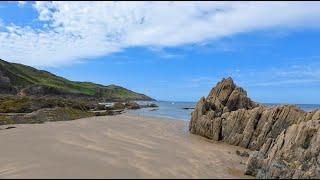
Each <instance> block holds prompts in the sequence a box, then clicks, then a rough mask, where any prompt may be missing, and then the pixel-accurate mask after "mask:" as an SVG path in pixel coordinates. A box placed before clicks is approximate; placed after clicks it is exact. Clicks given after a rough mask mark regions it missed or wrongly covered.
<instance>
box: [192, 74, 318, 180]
mask: <svg viewBox="0 0 320 180" xmlns="http://www.w3.org/2000/svg"><path fill="white" fill-rule="evenodd" d="M319 128H320V110H316V111H312V112H308V113H307V112H305V111H303V110H301V109H299V108H298V107H296V106H293V105H278V106H274V107H266V106H263V105H261V104H258V103H255V102H253V101H251V100H250V98H248V97H247V93H246V91H245V90H243V89H242V88H241V87H237V86H236V85H235V84H234V82H233V80H232V79H231V78H227V79H223V80H222V81H221V82H219V83H218V84H217V85H216V87H214V88H213V89H212V90H211V91H210V93H209V95H208V97H207V98H204V97H202V98H201V99H200V101H199V102H198V103H197V105H196V107H195V110H194V111H193V113H192V117H191V121H190V124H189V131H190V132H191V133H193V134H198V135H201V136H204V137H206V138H209V139H212V140H216V141H223V142H226V143H228V144H232V145H237V146H241V147H245V148H249V149H251V150H254V152H253V153H252V154H251V155H250V157H249V160H248V164H247V170H246V174H249V175H256V176H257V177H258V178H307V177H318V178H319V177H320V166H319V164H320V156H319V153H318V152H319V150H320V149H319V148H320V146H319V141H320V135H319V134H320V131H319Z"/></svg>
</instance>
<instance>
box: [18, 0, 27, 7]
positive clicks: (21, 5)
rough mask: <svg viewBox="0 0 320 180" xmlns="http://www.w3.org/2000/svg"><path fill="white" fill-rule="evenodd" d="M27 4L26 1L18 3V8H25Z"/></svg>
mask: <svg viewBox="0 0 320 180" xmlns="http://www.w3.org/2000/svg"><path fill="white" fill-rule="evenodd" d="M26 3H27V2H26V1H18V6H19V7H23V6H24V5H25V4H26Z"/></svg>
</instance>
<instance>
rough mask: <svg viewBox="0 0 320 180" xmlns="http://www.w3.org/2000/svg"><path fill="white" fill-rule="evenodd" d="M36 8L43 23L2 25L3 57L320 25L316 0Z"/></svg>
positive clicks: (43, 58)
mask: <svg viewBox="0 0 320 180" xmlns="http://www.w3.org/2000/svg"><path fill="white" fill-rule="evenodd" d="M34 8H35V9H36V11H37V12H38V21H41V22H42V23H43V24H44V28H40V29H39V28H31V27H29V26H17V25H14V24H9V25H6V28H5V30H1V31H0V54H1V56H2V58H5V59H8V60H10V61H14V62H21V63H26V64H29V65H36V66H54V65H61V64H68V63H73V62H75V61H79V60H81V59H84V58H87V59H88V58H91V57H97V56H103V55H108V54H111V53H114V52H119V51H121V50H123V49H125V48H129V47H160V48H162V47H176V46H182V45H186V44H193V43H201V42H205V41H209V40H217V39H219V38H222V37H229V36H232V35H234V34H238V33H244V32H251V31H254V30H261V29H270V28H277V27H286V28H306V27H319V26H320V13H319V12H320V3H318V2H309V3H303V2H290V3H289V2H36V3H35V4H34ZM170 57H172V55H171V54H168V55H167V58H170Z"/></svg>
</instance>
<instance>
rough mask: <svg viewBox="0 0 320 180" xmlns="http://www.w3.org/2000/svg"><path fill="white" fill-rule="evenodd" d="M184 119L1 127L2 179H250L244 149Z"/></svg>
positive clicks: (117, 119)
mask: <svg viewBox="0 0 320 180" xmlns="http://www.w3.org/2000/svg"><path fill="white" fill-rule="evenodd" d="M187 123H188V122H186V121H180V120H172V119H165V118H156V117H148V116H139V115H133V114H127V113H126V114H121V115H117V116H103V117H90V118H84V119H79V120H74V121H67V122H50V123H45V124H24V125H13V126H14V127H16V128H13V129H4V130H0V144H1V147H0V149H1V150H0V178H251V177H250V176H244V175H243V171H244V168H245V165H244V163H245V162H246V158H243V157H240V156H238V155H236V153H235V151H236V150H237V149H238V150H243V149H242V148H240V147H236V146H231V145H227V144H223V143H212V142H210V141H209V140H207V139H205V138H202V137H200V136H196V135H192V134H190V133H189V132H188V130H187V127H188V124H187ZM11 126H12V125H11ZM240 162H242V163H240Z"/></svg>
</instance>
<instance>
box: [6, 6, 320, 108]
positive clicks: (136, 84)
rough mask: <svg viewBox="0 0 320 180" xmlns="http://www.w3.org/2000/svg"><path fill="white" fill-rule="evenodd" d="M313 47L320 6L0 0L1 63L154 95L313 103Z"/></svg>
mask: <svg viewBox="0 0 320 180" xmlns="http://www.w3.org/2000/svg"><path fill="white" fill-rule="evenodd" d="M319 44H320V2H199V1H198V2H172V1H170V2H23V1H16V2H0V58H1V59H3V60H7V61H10V62H16V63H22V64H26V65H30V66H34V67H36V68H39V69H44V70H47V71H50V72H52V73H55V74H57V75H59V76H63V77H65V78H68V79H70V80H75V81H91V82H95V83H100V84H104V85H109V84H116V85H120V86H123V87H125V88H128V89H131V90H134V91H137V92H140V93H144V94H146V95H148V96H151V97H153V98H155V99H157V100H169V101H197V100H199V99H200V97H202V96H207V95H208V93H209V91H210V89H211V88H212V87H213V86H215V84H216V83H217V82H218V81H220V80H221V79H222V78H224V77H229V76H231V77H232V78H233V79H234V81H235V83H236V84H237V85H238V86H241V87H243V88H244V89H245V90H246V91H247V93H248V96H249V97H251V99H253V100H254V101H258V102H265V103H296V104H320V95H319V92H320V68H319V67H320V45H319Z"/></svg>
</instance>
